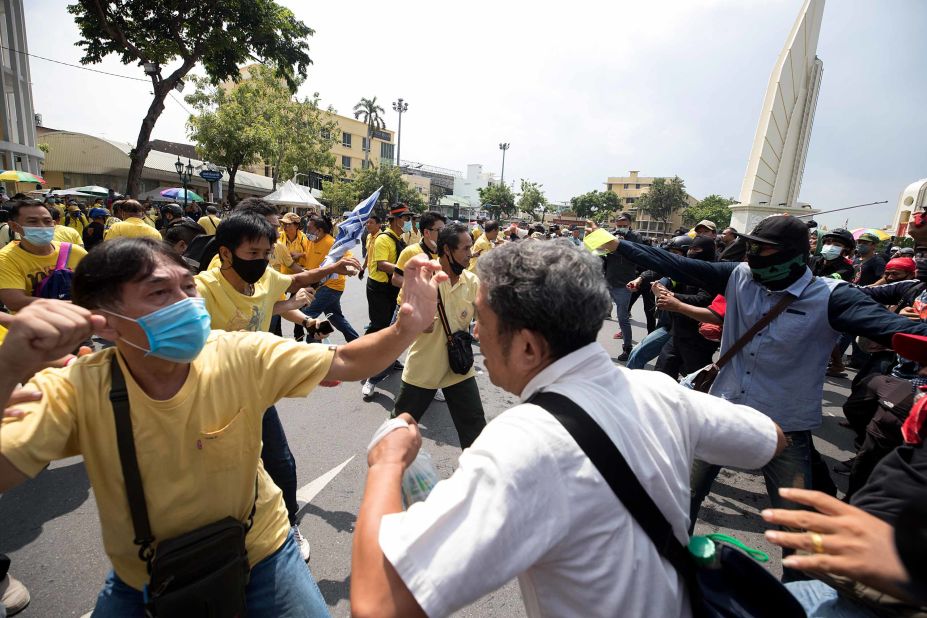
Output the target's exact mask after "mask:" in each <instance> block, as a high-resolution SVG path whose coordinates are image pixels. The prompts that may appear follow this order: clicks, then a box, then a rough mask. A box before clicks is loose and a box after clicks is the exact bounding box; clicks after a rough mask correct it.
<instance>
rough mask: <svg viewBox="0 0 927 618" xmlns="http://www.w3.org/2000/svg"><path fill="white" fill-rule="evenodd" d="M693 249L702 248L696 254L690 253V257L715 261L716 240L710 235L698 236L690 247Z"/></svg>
mask: <svg viewBox="0 0 927 618" xmlns="http://www.w3.org/2000/svg"><path fill="white" fill-rule="evenodd" d="M692 249H696V250H697V249H701V251H699V252H698V253H696V254H692V253H689V257H690V258H692V259H695V260H702V261H704V262H714V261H715V241H714V239H713V238H709V237H708V236H696V237H695V239H694V240H693V241H692V246H691V247H690V248H689V251H690V252H691V251H692Z"/></svg>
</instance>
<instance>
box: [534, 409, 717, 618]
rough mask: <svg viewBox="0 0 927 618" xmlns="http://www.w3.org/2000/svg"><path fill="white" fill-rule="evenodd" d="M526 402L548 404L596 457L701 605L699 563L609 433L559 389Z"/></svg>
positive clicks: (581, 445) (615, 489)
mask: <svg viewBox="0 0 927 618" xmlns="http://www.w3.org/2000/svg"><path fill="white" fill-rule="evenodd" d="M526 403H533V404H535V405H537V406H540V407H542V408H544V409H545V410H547V411H548V412H549V413H550V414H551V416H553V417H554V418H555V419H557V420H558V421H559V422H560V424H561V425H563V428H564V429H566V430H567V432H568V433H569V434H570V435H571V436H572V437H573V439H574V440H575V441H576V443H577V444H578V445H579V448H581V449H582V451H583V453H585V454H586V456H587V457H588V458H589V459H590V460H592V463H593V464H594V465H595V467H596V469H598V471H599V474H601V475H602V477H603V478H604V479H605V481H606V482H607V483H608V486H609V487H611V489H612V491H613V492H615V496H617V497H618V501H619V502H621V504H622V505H623V506H624V508H625V510H627V511H628V513H630V514H631V517H633V518H634V520H635V521H636V522H637V524H638V525H639V526H640V527H641V528H643V529H644V532H646V533H647V536H648V537H650V540H651V541H653V544H654V545H656V547H657V551H658V552H660V555H661V556H663V558H665V559H666V560H667V562H669V563H670V564H672V565H673V567H674V568H675V569H676V570H677V571H678V572H679V575H680V576H681V577H682V579H683V581H685V582H686V584H687V586H688V588H689V595H690V598H691V599H692V601H693V602H692V607H693V610H696V608H699V607H700V606H701V602H696V596H697V595H698V594H699V592H700V589H699V586H698V584H697V582H696V580H695V563H694V562H693V561H692V559H691V558H690V556H689V550H688V549H687V548H686V547H685V546H684V545H683V544H682V543H680V542H679V539H677V538H676V535H675V534H674V533H673V527H672V526H671V525H670V523H669V522H668V521H667V520H666V517H664V516H663V513H662V512H661V511H660V507H658V506H657V505H656V504H655V503H654V501H653V499H652V498H651V497H650V494H648V493H647V490H646V489H644V487H643V486H642V485H641V484H640V481H638V480H637V476H636V475H635V474H634V471H633V470H632V469H631V466H629V465H628V462H627V460H625V458H624V455H622V454H621V451H620V450H618V447H617V446H615V443H614V442H612V440H611V438H609V437H608V434H606V433H605V431H604V430H603V429H602V428H601V427H599V425H598V423H596V422H595V420H593V418H592V417H591V416H589V415H588V414H587V413H586V411H585V410H583V409H582V408H581V407H579V406H578V405H576V403H574V402H573V401H572V400H571V399H570V398H569V397H565V396H563V395H560V394H559V393H551V392H540V393H535V394H534V395H533V396H532V397H531V398H530V399H528V401H527V402H526ZM696 615H698V612H697V611H696Z"/></svg>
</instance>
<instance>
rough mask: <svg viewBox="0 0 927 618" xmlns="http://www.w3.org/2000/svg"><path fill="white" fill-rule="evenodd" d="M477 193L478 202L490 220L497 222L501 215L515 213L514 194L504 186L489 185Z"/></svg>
mask: <svg viewBox="0 0 927 618" xmlns="http://www.w3.org/2000/svg"><path fill="white" fill-rule="evenodd" d="M479 191H480V202H481V203H482V204H483V207H484V208H485V209H486V210H487V212H489V216H490V217H491V218H493V219H496V220H499V219H500V218H501V217H502V215H512V214H514V213H515V194H513V193H512V190H511V189H509V188H508V187H507V186H506V185H503V184H491V185H489V186H488V187H483V188H482V189H480V190H479Z"/></svg>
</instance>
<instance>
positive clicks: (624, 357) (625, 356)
mask: <svg viewBox="0 0 927 618" xmlns="http://www.w3.org/2000/svg"><path fill="white" fill-rule="evenodd" d="M629 358H631V353H630V352H628V351H627V350H625V351H624V352H622V353H621V355H620V356H618V358H616V359H615V360H616V361H618V362H619V363H626V362H628V359H629Z"/></svg>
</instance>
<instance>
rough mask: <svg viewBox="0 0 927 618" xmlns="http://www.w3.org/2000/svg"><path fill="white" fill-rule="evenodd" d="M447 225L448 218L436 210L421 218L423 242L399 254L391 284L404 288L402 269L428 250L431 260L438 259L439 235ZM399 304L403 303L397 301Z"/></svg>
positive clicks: (420, 229) (420, 228) (420, 227)
mask: <svg viewBox="0 0 927 618" xmlns="http://www.w3.org/2000/svg"><path fill="white" fill-rule="evenodd" d="M446 224H447V217H445V216H444V215H443V214H441V213H440V212H437V211H435V210H429V211H428V212H426V213H425V214H423V215H422V216H421V218H420V219H419V220H418V228H419V232H420V234H419V235H420V236H421V238H422V240H420V241H419V242H417V243H415V244H414V245H408V246H406V248H405V249H403V250H402V253H400V254H399V259H397V260H396V269H395V270H394V271H393V275H392V277H390V282H391V283H392V284H393V285H394V286H396V287H397V288H401V287H402V269H403V268H405V265H406V263H407V262H408V261H409V260H411V259H412V258H413V257H415V256H416V255H419V254H421V253H425V250H426V249H427V250H428V257H429V258H430V259H432V260H436V259H438V234H440V233H441V230H443V229H444V226H445V225H446ZM397 302H401V301H399V299H397Z"/></svg>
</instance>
